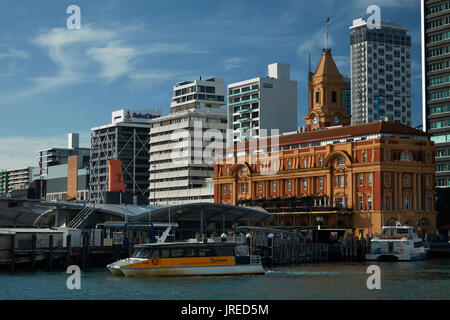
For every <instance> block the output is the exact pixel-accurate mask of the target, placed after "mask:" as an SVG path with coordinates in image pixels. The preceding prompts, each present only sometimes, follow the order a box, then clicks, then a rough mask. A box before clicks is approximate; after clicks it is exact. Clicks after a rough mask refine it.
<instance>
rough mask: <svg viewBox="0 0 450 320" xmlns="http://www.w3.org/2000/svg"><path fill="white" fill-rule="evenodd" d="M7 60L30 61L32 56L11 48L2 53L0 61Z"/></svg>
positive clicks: (0, 53)
mask: <svg viewBox="0 0 450 320" xmlns="http://www.w3.org/2000/svg"><path fill="white" fill-rule="evenodd" d="M5 58H19V59H30V56H29V55H28V53H26V52H25V51H24V50H19V49H11V48H10V49H8V50H7V51H5V52H0V59H5Z"/></svg>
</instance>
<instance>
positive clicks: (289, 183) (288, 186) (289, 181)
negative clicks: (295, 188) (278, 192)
mask: <svg viewBox="0 0 450 320" xmlns="http://www.w3.org/2000/svg"><path fill="white" fill-rule="evenodd" d="M291 188H292V186H291V179H289V180H288V181H287V190H288V191H289V192H290V191H291Z"/></svg>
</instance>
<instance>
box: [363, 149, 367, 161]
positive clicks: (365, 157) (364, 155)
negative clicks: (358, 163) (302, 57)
mask: <svg viewBox="0 0 450 320" xmlns="http://www.w3.org/2000/svg"><path fill="white" fill-rule="evenodd" d="M362 161H363V162H367V152H366V151H364V152H363V154H362Z"/></svg>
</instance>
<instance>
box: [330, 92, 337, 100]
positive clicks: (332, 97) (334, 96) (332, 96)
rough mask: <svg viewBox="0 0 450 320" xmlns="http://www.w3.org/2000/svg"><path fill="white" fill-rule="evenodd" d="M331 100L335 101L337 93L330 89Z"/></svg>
mask: <svg viewBox="0 0 450 320" xmlns="http://www.w3.org/2000/svg"><path fill="white" fill-rule="evenodd" d="M331 102H337V93H336V91H331Z"/></svg>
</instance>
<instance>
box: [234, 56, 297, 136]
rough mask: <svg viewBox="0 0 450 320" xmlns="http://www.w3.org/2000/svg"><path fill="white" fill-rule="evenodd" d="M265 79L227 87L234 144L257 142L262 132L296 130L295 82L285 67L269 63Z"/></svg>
mask: <svg viewBox="0 0 450 320" xmlns="http://www.w3.org/2000/svg"><path fill="white" fill-rule="evenodd" d="M267 69H268V72H267V77H265V78H262V77H257V78H253V79H249V80H245V81H240V82H236V83H232V84H229V85H228V101H227V102H228V128H229V129H231V130H233V142H238V141H242V140H246V139H248V138H257V137H259V136H260V134H261V132H260V130H261V129H266V130H269V129H278V130H279V132H280V133H282V132H289V131H296V130H297V81H293V80H290V71H289V65H288V64H282V63H272V64H270V65H268V67H267Z"/></svg>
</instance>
